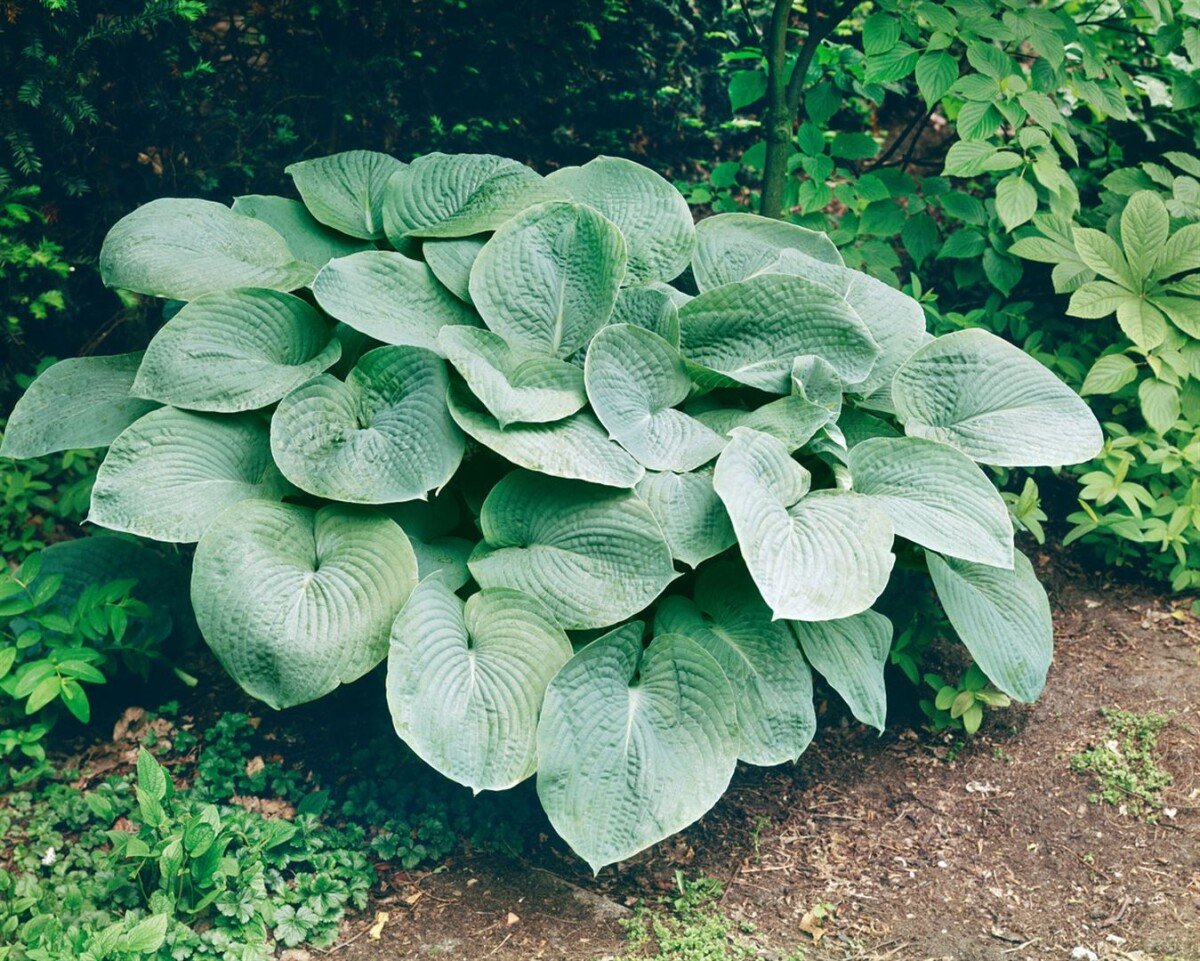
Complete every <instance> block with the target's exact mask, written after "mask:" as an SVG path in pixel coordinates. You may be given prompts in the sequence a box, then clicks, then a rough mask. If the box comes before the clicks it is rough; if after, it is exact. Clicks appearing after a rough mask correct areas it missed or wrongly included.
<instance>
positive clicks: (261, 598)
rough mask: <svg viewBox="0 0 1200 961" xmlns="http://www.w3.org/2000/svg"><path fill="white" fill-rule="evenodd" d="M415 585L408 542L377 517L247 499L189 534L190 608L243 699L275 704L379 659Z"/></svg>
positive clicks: (323, 687) (315, 692)
mask: <svg viewBox="0 0 1200 961" xmlns="http://www.w3.org/2000/svg"><path fill="white" fill-rule="evenodd" d="M416 583H417V560H416V558H415V557H414V556H413V552H412V548H411V547H410V546H409V543H408V538H407V537H405V536H404V532H403V531H402V530H401V529H400V528H399V527H398V526H396V524H395V523H394V522H393V521H391V520H388V518H386V517H384V516H383V515H382V514H379V513H376V512H374V511H370V510H364V509H362V508H353V507H346V506H343V505H334V504H330V505H328V506H326V507H322V508H320V509H318V510H313V509H312V508H309V507H299V506H296V505H293V504H277V503H272V502H270V501H261V500H249V501H244V502H242V503H240V504H236V505H234V506H233V507H230V508H229V509H228V510H226V511H225V512H223V513H222V514H221V515H220V516H219V517H218V518H217V519H216V521H214V522H213V524H212V526H211V527H209V528H208V530H207V531H205V533H204V536H203V537H202V538H201V539H200V543H199V545H198V546H197V547H196V557H195V561H194V563H193V567H192V604H193V606H194V607H195V610H196V620H197V622H198V623H199V625H200V631H201V632H202V633H203V635H204V638H205V640H206V641H207V642H208V645H209V647H211V648H212V651H213V653H214V654H215V655H216V656H217V660H219V661H220V662H221V665H222V666H223V667H224V668H225V670H227V671H228V672H229V673H230V674H231V675H232V676H233V679H234V680H235V681H237V682H238V683H239V684H240V685H241V686H242V687H243V688H244V689H245V690H246V691H247V692H248V693H249V694H252V695H253V696H254V697H257V698H259V699H260V700H262V701H265V702H266V703H267V704H269V705H271V707H274V708H284V707H291V706H292V705H294V704H303V703H304V702H306V701H312V700H315V699H316V698H318V697H321V696H322V695H324V694H328V693H329V692H330V691H332V690H333V689H334V688H335V687H337V686H338V685H339V684H346V683H349V682H350V681H353V680H355V679H356V678H359V677H361V676H362V675H364V674H366V673H367V671H369V670H371V668H373V667H374V666H375V665H376V664H378V663H379V662H380V661H382V660H383V659H384V657H386V656H387V647H388V634H389V631H390V629H391V626H392V622H393V620H394V619H395V617H396V614H397V613H398V612H399V611H400V609H401V607H403V606H404V602H405V601H406V600H407V599H408V595H409V594H410V593H411V591H412V589H413V588H414V587H415V586H416Z"/></svg>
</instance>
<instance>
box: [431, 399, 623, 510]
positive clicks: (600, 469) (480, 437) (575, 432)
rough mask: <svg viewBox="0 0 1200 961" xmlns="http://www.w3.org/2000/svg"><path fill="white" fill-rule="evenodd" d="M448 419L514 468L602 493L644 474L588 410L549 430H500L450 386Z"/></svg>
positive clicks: (532, 426) (479, 407) (535, 426)
mask: <svg viewBox="0 0 1200 961" xmlns="http://www.w3.org/2000/svg"><path fill="white" fill-rule="evenodd" d="M450 416H451V417H453V418H454V422H455V423H456V424H458V426H459V427H461V428H462V429H463V431H465V432H466V433H467V434H468V435H470V436H471V437H473V438H474V439H475V440H477V441H479V443H481V444H483V445H484V446H485V447H487V448H489V449H490V450H493V451H495V452H496V453H497V454H499V455H500V456H501V457H503V458H504V459H505V460H508V461H511V462H512V463H514V464H516V465H517V466H518V467H525V468H527V469H529V470H532V471H538V472H539V473H542V474H549V475H550V476H552V477H564V478H568V479H574V480H584V481H588V482H590V483H592V484H603V485H605V486H607V487H633V485H634V484H636V483H637V482H638V481H640V480H641V479H642V477H643V475H644V474H645V469H644V468H643V467H642V465H641V464H639V463H638V462H637V461H636V460H634V458H633V456H632V455H630V454H629V452H628V451H626V450H625V449H624V448H623V447H621V445H620V444H618V443H617V442H616V441H613V440H610V439H609V437H608V434H607V433H606V432H605V430H604V428H603V427H602V426H601V424H600V422H599V421H598V420H596V418H595V415H593V414H592V412H591V411H588V410H581V411H579V412H578V413H575V414H571V415H570V416H569V417H564V418H563V419H562V420H556V421H554V422H553V423H549V424H529V423H521V424H509V425H508V427H502V426H501V425H500V422H499V421H498V420H496V418H495V417H493V416H492V415H491V414H490V413H489V412H488V411H487V410H485V409H484V407H483V405H482V404H481V403H480V402H479V400H478V399H477V398H476V397H475V396H474V395H473V394H472V393H471V392H470V391H469V390H467V389H466V388H465V387H463V386H462V384H457V383H456V384H452V385H451V386H450Z"/></svg>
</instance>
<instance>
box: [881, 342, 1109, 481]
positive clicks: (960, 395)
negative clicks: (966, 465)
mask: <svg viewBox="0 0 1200 961" xmlns="http://www.w3.org/2000/svg"><path fill="white" fill-rule="evenodd" d="M892 393H893V397H894V399H895V403H896V412H897V414H898V415H899V417H900V420H901V421H902V422H903V423H904V430H905V432H906V433H907V434H908V435H909V436H911V437H927V438H929V439H930V440H936V441H941V442H942V443H944V444H949V445H950V446H951V447H957V448H958V449H959V450H961V451H962V452H963V453H964V454H966V455H967V456H968V457H970V458H972V459H973V460H977V461H979V462H981V463H984V464H996V465H998V466H1003V467H1036V466H1041V465H1046V466H1058V465H1062V464H1076V463H1079V462H1081V461H1086V460H1091V459H1092V458H1093V457H1095V456H1096V455H1097V454H1098V453H1099V452H1100V448H1101V446H1102V445H1103V443H1104V437H1103V434H1102V433H1101V431H1100V425H1099V423H1097V421H1096V418H1095V416H1094V415H1093V414H1092V412H1091V411H1090V410H1088V407H1087V404H1085V403H1084V402H1083V401H1082V400H1080V399H1079V397H1078V395H1077V394H1076V393H1075V392H1074V391H1073V390H1071V389H1070V388H1069V387H1067V385H1066V384H1064V383H1063V382H1062V381H1060V380H1059V379H1058V378H1057V377H1055V376H1054V375H1053V374H1052V373H1051V372H1050V371H1049V370H1047V369H1046V368H1045V367H1043V366H1042V365H1041V364H1040V363H1038V362H1037V361H1036V360H1034V359H1033V358H1032V357H1030V356H1029V355H1028V354H1026V353H1025V352H1024V351H1022V350H1020V349H1019V348H1017V347H1014V346H1013V345H1012V344H1010V343H1007V342H1006V341H1003V340H1001V339H1000V338H999V337H997V336H996V335H995V334H989V333H988V332H987V331H985V330H978V329H970V330H959V331H955V332H954V333H952V334H944V335H943V336H941V337H938V338H937V339H936V340H933V341H930V342H929V343H928V344H926V345H925V346H924V347H922V348H921V349H920V350H918V351H917V352H916V353H915V354H913V355H912V357H910V358H909V359H908V360H907V361H906V362H905V363H904V365H903V366H902V367H901V368H900V369H899V370H898V371H897V372H896V377H895V380H894V381H893V386H892Z"/></svg>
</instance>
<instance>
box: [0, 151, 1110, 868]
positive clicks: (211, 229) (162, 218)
mask: <svg viewBox="0 0 1200 961" xmlns="http://www.w3.org/2000/svg"><path fill="white" fill-rule="evenodd" d="M289 169H290V172H291V175H292V178H293V180H294V182H295V185H296V188H297V190H298V192H299V195H300V197H301V201H296V200H292V199H287V198H283V197H263V196H254V197H242V198H238V200H236V201H235V203H234V204H233V206H232V207H226V206H224V205H221V204H216V203H212V202H208V201H200V200H185V199H179V200H176V199H164V200H158V201H154V202H153V203H150V204H147V205H145V206H143V207H141V208H139V209H138V210H136V211H134V212H133V213H131V214H129V215H128V216H126V217H125V218H123V219H122V220H121V221H120V222H119V223H117V224H116V225H115V226H114V227H113V229H112V230H111V231H110V233H109V235H108V237H107V239H106V241H105V243H104V247H103V250H102V251H101V256H100V266H101V270H102V272H103V274H104V278H105V281H106V282H107V283H108V284H109V285H110V286H113V287H116V288H120V289H123V290H127V291H133V292H136V293H140V294H146V295H151V296H156V297H160V298H163V299H165V300H166V301H167V304H166V314H167V315H168V317H169V319H168V320H167V322H166V323H165V324H164V325H163V327H162V328H161V330H160V331H159V332H158V333H157V334H156V335H155V336H154V338H153V340H152V341H151V342H150V344H149V345H148V346H147V348H146V350H145V351H144V352H138V353H134V354H125V355H118V356H109V357H95V358H81V359H78V360H71V361H65V362H63V363H60V364H57V365H55V366H53V367H51V368H49V369H48V370H47V371H46V372H45V373H44V374H43V375H42V376H41V377H40V378H39V379H38V380H37V381H36V382H35V383H34V384H33V385H32V386H31V387H30V389H29V391H28V392H27V393H26V395H25V397H24V398H23V399H22V400H21V401H20V402H19V404H18V405H17V407H16V409H15V410H14V411H13V414H12V416H11V418H10V421H9V424H8V429H7V432H6V434H5V438H4V445H3V453H4V454H5V455H8V456H14V457H37V456H41V455H44V454H46V453H50V452H53V451H55V450H59V449H68V448H88V447H101V446H107V447H108V452H107V455H106V457H105V459H104V462H103V463H102V464H101V467H100V469H99V472H98V475H97V478H96V483H95V486H94V488H93V492H92V499H91V512H90V520H91V521H93V522H94V523H96V524H98V525H100V526H104V527H108V528H111V529H113V530H117V531H123V532H127V533H131V534H136V535H139V536H141V537H146V538H151V539H155V540H160V541H166V542H171V543H185V544H188V543H193V542H196V548H195V554H194V558H193V565H192V575H191V599H192V606H193V608H194V612H195V617H196V621H197V623H198V625H199V628H200V630H201V632H202V634H203V635H204V638H205V640H206V641H207V642H208V644H209V646H210V647H211V649H212V651H213V653H214V654H215V655H216V657H217V658H218V660H219V661H220V662H221V663H222V664H223V666H224V667H225V669H226V670H227V671H228V672H229V673H230V674H231V675H232V677H233V678H234V679H235V680H236V681H237V682H238V683H239V684H240V685H241V686H242V687H243V688H244V689H245V690H247V691H248V692H249V693H251V694H252V695H254V696H255V697H258V698H260V699H261V700H263V701H264V702H265V703H267V704H269V705H271V706H272V707H276V708H286V707H289V706H292V705H296V704H300V703H304V702H307V701H311V700H314V699H316V698H319V697H321V696H322V695H324V694H327V693H329V692H330V691H331V690H333V689H334V688H336V687H337V686H339V685H340V684H344V683H348V682H350V681H353V680H355V679H357V678H359V677H361V676H363V675H365V674H366V673H368V672H369V671H371V670H372V669H373V668H374V667H376V666H377V665H378V664H380V663H381V662H382V661H384V660H385V659H386V661H387V679H386V690H387V699H388V704H389V707H390V709H391V713H392V717H393V720H394V723H395V727H396V731H397V733H398V734H399V736H400V737H401V738H402V739H403V740H404V741H405V742H406V743H407V744H408V745H409V746H410V747H411V748H412V749H413V750H414V751H415V752H416V753H417V754H418V755H419V756H420V757H422V758H423V759H424V760H426V761H427V762H428V763H430V764H431V765H432V766H433V767H435V768H437V769H438V770H439V771H441V772H442V773H444V774H445V775H447V776H448V777H450V778H452V779H454V780H456V781H458V782H460V783H462V784H465V785H468V786H470V787H471V788H472V789H474V790H476V791H480V790H503V789H506V788H509V787H512V786H513V785H516V784H517V783H519V782H521V781H523V780H525V779H526V778H528V777H530V776H531V775H534V774H535V772H536V776H537V789H538V794H539V797H540V799H541V802H542V805H543V806H544V808H545V809H546V812H547V814H548V816H549V818H550V821H551V823H552V824H553V826H554V827H555V829H556V830H557V831H558V832H559V833H560V834H561V835H562V836H563V837H564V838H565V839H566V841H567V842H568V843H569V844H570V845H571V846H572V847H573V848H574V849H575V851H576V852H577V853H579V854H580V855H581V856H582V857H583V858H584V859H585V860H587V861H588V863H589V864H591V865H592V866H593V868H595V869H597V870H598V869H599V868H600V867H601V866H603V865H605V864H609V863H612V862H614V861H618V860H621V859H623V858H626V857H629V856H630V855H632V854H634V853H636V852H637V851H639V850H641V849H643V848H645V847H646V846H648V845H649V844H652V843H654V842H655V841H658V840H660V839H662V838H664V837H666V836H668V835H670V834H671V833H673V832H675V831H677V830H679V829H681V828H682V827H684V826H686V825H687V824H689V823H691V822H692V821H694V820H695V819H696V818H698V817H699V816H700V815H702V814H703V813H704V812H705V811H706V810H707V809H708V808H709V807H711V806H712V804H714V803H715V802H716V800H717V799H718V798H719V797H720V796H721V794H722V792H723V791H724V790H725V787H726V786H727V784H728V782H729V779H730V777H731V776H732V774H733V771H734V767H735V765H736V763H737V761H738V760H739V759H740V760H743V761H747V762H749V763H753V764H767V765H769V764H778V763H782V762H784V761H792V760H795V759H796V758H798V757H799V756H800V754H801V753H802V752H803V751H804V749H805V747H806V746H807V745H808V743H809V741H810V740H811V738H812V736H813V733H814V730H815V726H816V718H815V712H814V709H813V703H812V686H813V680H812V670H814V669H815V670H816V671H817V672H818V673H819V674H820V675H822V676H823V677H824V678H825V679H826V680H827V681H828V682H829V684H830V685H831V686H832V687H833V688H834V689H836V690H837V691H838V692H839V693H840V694H841V695H842V696H843V697H844V698H845V699H846V701H847V703H848V704H849V706H850V708H851V710H852V711H853V712H854V714H855V715H856V716H857V717H859V718H860V719H861V720H863V721H864V722H866V723H868V724H871V725H873V726H875V727H878V728H880V729H882V727H883V725H884V721H885V717H886V703H885V696H884V687H883V669H884V665H885V662H886V661H887V659H888V654H889V649H890V646H891V639H892V637H891V636H892V627H891V623H890V622H889V621H888V619H887V618H886V617H884V616H883V615H882V614H880V613H878V612H877V611H875V610H873V609H872V605H874V604H875V603H876V601H877V600H878V599H879V598H880V596H881V595H882V594H883V592H884V590H885V588H886V587H887V586H888V583H889V579H890V577H891V574H892V571H893V568H894V567H895V568H898V569H903V570H905V571H906V572H907V573H910V574H914V575H915V576H918V577H920V578H922V579H925V580H924V583H925V584H926V589H927V588H928V585H929V583H930V582H932V586H933V589H934V590H936V593H937V596H938V598H939V600H940V602H941V604H942V606H943V607H944V609H945V612H946V615H947V617H948V619H949V622H950V623H951V625H952V626H953V628H954V630H955V632H956V633H957V635H958V636H959V637H960V638H961V639H962V641H963V643H964V644H965V645H966V646H967V648H968V650H969V652H970V654H971V656H972V658H973V659H974V661H975V662H976V663H977V664H978V665H979V669H980V670H981V671H982V672H983V674H984V675H985V676H986V678H987V679H988V680H989V681H990V682H991V684H992V685H994V688H989V690H993V689H994V690H996V691H998V692H1003V693H1004V694H1006V695H1008V696H1010V697H1012V698H1015V699H1017V700H1022V701H1030V700H1032V699H1034V698H1036V697H1037V695H1038V694H1039V692H1040V691H1041V688H1042V686H1043V684H1044V681H1045V676H1046V671H1047V668H1048V666H1049V663H1050V658H1051V653H1052V632H1051V624H1050V611H1049V605H1048V602H1047V599H1046V595H1045V592H1044V591H1043V589H1042V588H1041V586H1040V585H1039V583H1038V581H1037V579H1036V577H1035V575H1034V573H1033V569H1032V566H1031V565H1030V563H1029V561H1028V560H1027V559H1026V558H1025V556H1024V555H1023V554H1021V553H1020V552H1019V551H1016V550H1015V549H1014V547H1013V525H1012V521H1011V519H1010V516H1009V511H1008V509H1007V507H1006V504H1005V501H1004V500H1003V499H1002V498H1001V496H1000V494H999V492H998V491H997V490H996V488H995V487H994V486H993V483H992V482H991V480H989V478H988V476H987V475H986V474H985V473H984V472H983V470H982V469H981V468H980V466H979V464H985V465H996V466H1002V467H1014V466H1022V467H1024V466H1034V465H1061V464H1068V463H1074V462H1077V461H1081V460H1086V459H1088V458H1090V457H1092V456H1094V455H1095V454H1096V453H1097V451H1098V450H1099V447H1100V444H1101V434H1100V429H1099V425H1098V424H1097V423H1096V421H1095V418H1094V417H1093V416H1092V415H1091V413H1090V412H1089V411H1088V409H1087V407H1086V405H1084V403H1083V402H1082V401H1081V400H1080V399H1079V398H1078V397H1077V396H1076V395H1075V394H1074V393H1073V392H1072V391H1071V390H1070V389H1069V388H1067V387H1066V386H1065V385H1063V384H1062V383H1061V382H1060V381H1059V380H1058V379H1057V378H1056V377H1055V376H1054V375H1053V374H1052V373H1051V372H1050V371H1049V370H1047V369H1046V368H1044V367H1043V366H1042V365H1041V364H1039V363H1038V362H1037V361H1035V360H1034V359H1032V358H1030V357H1028V356H1027V355H1026V354H1024V353H1022V352H1021V351H1020V350H1018V349H1017V348H1015V347H1013V346H1011V345H1009V344H1007V343H1005V342H1004V341H1002V340H1001V339H1000V338H998V337H996V336H994V335H992V334H990V333H987V332H985V331H982V330H964V331H957V332H953V333H950V334H947V335H945V336H942V337H936V338H934V337H931V336H929V334H927V333H926V330H925V320H924V314H923V312H922V309H921V307H920V305H919V304H918V303H917V302H916V301H914V300H913V299H912V298H910V297H908V296H906V295H904V294H902V293H900V292H898V291H896V290H894V289H893V288H891V287H888V286H887V285H885V284H883V283H882V282H880V281H878V280H876V279H874V278H872V277H870V276H867V275H866V274H863V273H860V272H857V271H854V270H852V269H849V268H847V267H846V266H845V265H844V264H843V263H842V260H841V257H840V256H839V254H838V252H837V248H836V247H835V246H834V245H833V244H832V243H831V242H830V241H829V240H828V239H827V238H826V237H825V236H824V235H822V234H820V233H818V232H814V231H811V230H807V229H805V228H802V227H799V226H795V225H790V224H785V223H780V222H777V221H772V220H767V219H764V218H759V217H756V216H753V215H745V214H733V215H727V216H718V217H712V218H709V219H707V220H704V221H702V222H701V223H700V224H699V226H693V222H692V218H691V215H690V212H689V210H688V208H687V205H686V203H685V202H684V201H683V199H682V197H681V196H680V195H679V194H678V192H677V191H676V190H675V189H674V188H673V187H672V186H671V185H670V184H668V183H667V182H666V181H665V180H663V179H662V178H660V177H659V176H658V175H656V174H654V173H653V172H652V171H650V170H648V169H646V168H644V167H641V166H639V165H637V164H634V163H632V162H629V161H625V160H618V159H613V158H606V157H601V158H597V159H596V160H593V161H591V162H589V163H588V164H586V165H584V166H582V167H571V168H564V169H562V170H559V171H556V172H555V173H553V174H551V175H549V176H547V177H542V176H540V175H538V174H537V173H535V172H534V171H532V170H531V169H529V168H528V167H525V166H523V165H521V164H519V163H517V162H515V161H511V160H506V159H504V158H500V157H496V156H491V155H479V154H457V155H447V154H430V155H427V156H424V157H421V158H418V159H417V160H415V161H413V162H412V163H410V164H405V163H402V162H400V161H398V160H395V159H393V158H391V157H389V156H386V155H383V154H378V153H371V152H365V151H352V152H348V153H343V154H337V155H334V156H331V157H326V158H322V159H319V160H313V161H305V162H302V163H298V164H295V165H294V166H293V167H291V168H289ZM672 282H674V285H672ZM431 492H432V493H433V496H432V497H431V496H430V494H431ZM463 594H469V596H467V597H466V599H465V600H464V599H463V597H462V596H461V595H463ZM975 690H976V691H982V690H983V686H982V685H980V686H977V687H976V689H975ZM975 696H976V694H975V693H974V692H972V693H971V699H972V703H974V700H973V699H974V698H975ZM965 700H966V698H964V702H965ZM964 710H965V708H964Z"/></svg>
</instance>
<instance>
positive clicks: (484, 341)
mask: <svg viewBox="0 0 1200 961" xmlns="http://www.w3.org/2000/svg"><path fill="white" fill-rule="evenodd" d="M438 344H439V346H440V347H441V350H442V353H443V354H444V355H445V356H446V358H447V359H448V360H449V361H450V363H451V364H453V365H454V369H455V370H457V371H458V372H459V373H460V374H461V375H462V377H463V379H464V380H465V381H466V382H467V386H469V387H470V388H471V393H473V394H474V395H475V396H476V397H477V398H479V400H480V401H481V402H482V403H483V405H484V406H485V407H486V408H487V409H488V412H489V413H491V415H492V416H493V417H495V418H496V422H497V423H498V424H499V425H500V427H502V428H504V427H508V426H509V425H510V424H513V423H532V424H540V423H546V422H549V421H555V420H562V419H563V418H564V417H568V416H570V415H571V414H574V413H575V412H576V411H577V410H579V409H580V408H581V407H583V405H584V404H586V403H587V395H586V394H585V393H584V385H583V371H582V370H580V369H579V368H578V367H576V366H575V365H574V364H568V363H567V362H566V361H565V360H559V359H558V358H557V357H549V356H547V355H546V354H536V353H533V352H531V351H528V350H524V349H522V348H520V347H513V346H511V345H510V344H508V343H507V342H506V341H505V340H504V338H503V337H501V336H500V335H499V334H494V333H492V332H491V331H490V330H484V329H483V328H480V327H462V326H459V327H443V328H442V330H441V332H440V333H439V334H438Z"/></svg>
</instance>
